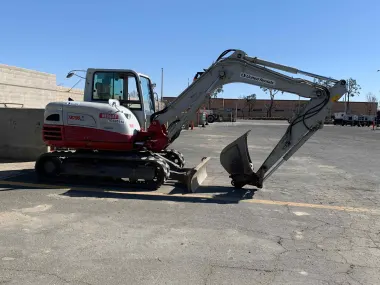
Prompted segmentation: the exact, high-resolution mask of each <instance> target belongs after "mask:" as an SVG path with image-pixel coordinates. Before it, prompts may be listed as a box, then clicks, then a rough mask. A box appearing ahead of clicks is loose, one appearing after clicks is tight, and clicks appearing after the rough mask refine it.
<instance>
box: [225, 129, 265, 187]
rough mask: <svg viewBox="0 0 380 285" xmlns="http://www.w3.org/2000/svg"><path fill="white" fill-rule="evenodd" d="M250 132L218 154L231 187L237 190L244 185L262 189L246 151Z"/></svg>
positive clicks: (261, 179) (261, 181) (259, 177)
mask: <svg viewBox="0 0 380 285" xmlns="http://www.w3.org/2000/svg"><path fill="white" fill-rule="evenodd" d="M250 131H251V130H249V131H247V132H246V133H245V134H243V135H242V136H240V137H239V138H237V139H236V140H235V141H233V142H232V143H230V144H229V145H227V146H226V147H225V148H224V149H223V150H222V152H221V153H220V163H221V164H222V166H223V168H224V169H225V170H226V171H227V173H228V174H229V177H230V178H231V179H232V181H231V184H232V186H234V187H235V188H237V189H240V188H243V187H244V186H245V185H253V186H256V187H258V188H262V183H263V178H262V177H261V175H258V174H257V173H255V172H254V171H253V170H254V169H253V164H252V160H251V157H250V155H249V151H248V143H247V137H248V134H249V132H250Z"/></svg>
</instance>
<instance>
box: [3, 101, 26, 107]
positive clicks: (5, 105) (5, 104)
mask: <svg viewBox="0 0 380 285" xmlns="http://www.w3.org/2000/svg"><path fill="white" fill-rule="evenodd" d="M0 104H1V105H4V107H5V108H8V106H7V105H21V108H24V104H21V103H3V102H1V103H0Z"/></svg>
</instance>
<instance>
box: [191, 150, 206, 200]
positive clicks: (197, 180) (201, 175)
mask: <svg viewBox="0 0 380 285" xmlns="http://www.w3.org/2000/svg"><path fill="white" fill-rule="evenodd" d="M209 160H210V157H204V158H203V159H202V162H201V163H200V164H198V165H197V166H196V167H194V168H192V169H190V171H189V172H188V175H187V182H186V185H187V191H188V192H190V193H194V192H195V191H196V190H197V189H198V187H199V186H201V185H202V183H203V182H204V181H205V180H206V178H207V167H206V165H207V162H208V161H209Z"/></svg>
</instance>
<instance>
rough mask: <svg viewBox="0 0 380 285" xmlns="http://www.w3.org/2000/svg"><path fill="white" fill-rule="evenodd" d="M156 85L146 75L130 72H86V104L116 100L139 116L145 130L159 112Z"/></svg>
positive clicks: (94, 70)
mask: <svg viewBox="0 0 380 285" xmlns="http://www.w3.org/2000/svg"><path fill="white" fill-rule="evenodd" d="M153 86H154V85H153V84H152V82H151V80H150V78H149V77H148V76H146V75H144V74H141V73H137V72H136V71H134V70H130V69H95V68H89V69H87V74H86V85H85V90H84V101H86V102H99V103H106V104H108V100H109V99H117V100H119V101H120V104H121V105H122V106H124V107H126V108H128V109H129V110H131V111H132V113H133V114H134V115H135V116H136V118H137V120H138V121H139V124H140V127H141V128H142V129H145V130H146V129H147V128H148V127H149V124H150V116H151V115H152V114H153V113H154V112H155V111H156V110H155V102H154V93H153Z"/></svg>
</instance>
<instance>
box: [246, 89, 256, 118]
mask: <svg viewBox="0 0 380 285" xmlns="http://www.w3.org/2000/svg"><path fill="white" fill-rule="evenodd" d="M244 103H245V107H248V114H249V116H251V112H252V110H253V108H254V106H255V103H256V94H251V95H248V96H244ZM243 109H244V108H243ZM243 115H244V113H243Z"/></svg>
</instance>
